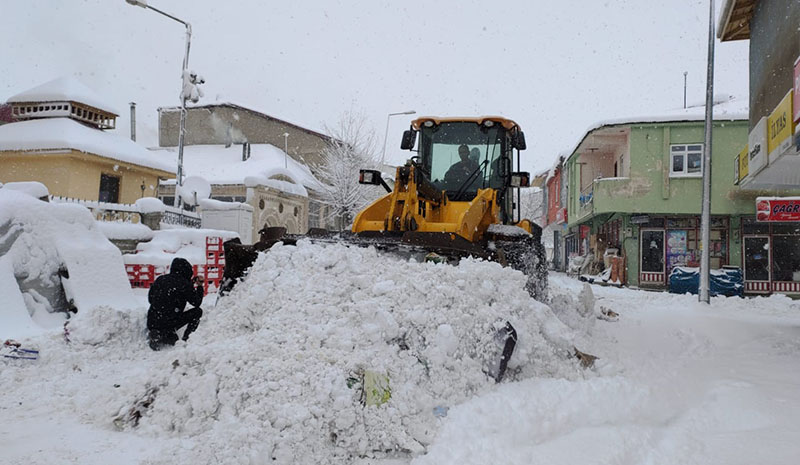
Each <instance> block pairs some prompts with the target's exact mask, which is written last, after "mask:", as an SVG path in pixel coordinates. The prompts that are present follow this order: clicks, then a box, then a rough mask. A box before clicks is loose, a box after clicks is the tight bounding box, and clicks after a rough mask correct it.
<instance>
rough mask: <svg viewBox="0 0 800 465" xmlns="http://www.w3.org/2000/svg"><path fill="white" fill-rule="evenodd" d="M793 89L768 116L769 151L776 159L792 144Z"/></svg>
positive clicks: (772, 158)
mask: <svg viewBox="0 0 800 465" xmlns="http://www.w3.org/2000/svg"><path fill="white" fill-rule="evenodd" d="M792 123H793V122H792V91H791V90H790V91H789V92H788V93H787V94H786V96H785V97H783V100H781V103H779V104H778V106H777V107H775V109H774V110H772V113H770V115H769V117H768V118H767V151H768V152H769V159H770V160H771V161H774V160H775V159H776V158H777V157H780V156H781V155H782V154H783V152H785V151H786V150H787V149H788V148H789V147H791V145H792V135H793V134H794V130H793V129H794V128H793V126H794V124H792Z"/></svg>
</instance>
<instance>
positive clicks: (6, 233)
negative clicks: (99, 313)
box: [0, 189, 133, 326]
mask: <svg viewBox="0 0 800 465" xmlns="http://www.w3.org/2000/svg"><path fill="white" fill-rule="evenodd" d="M0 255H2V257H3V259H4V260H7V262H8V263H9V266H10V267H11V268H12V269H13V275H14V276H15V279H16V280H17V284H18V285H19V288H20V290H21V291H22V295H23V298H24V300H25V303H26V307H27V309H28V312H29V314H30V315H31V316H32V318H33V319H34V321H36V322H38V323H41V324H42V325H44V326H57V325H59V324H63V321H64V319H63V317H64V315H63V314H61V313H58V314H52V312H54V311H56V310H62V311H63V310H65V309H66V307H68V306H69V304H68V302H69V301H70V300H72V301H73V304H74V305H75V306H76V307H77V308H78V309H79V310H84V309H88V308H89V307H93V306H95V305H102V304H112V303H113V305H115V306H117V307H129V306H131V305H133V304H132V301H133V294H132V293H131V289H130V284H129V283H128V279H127V275H126V274H125V268H124V265H123V263H122V257H121V254H120V252H119V249H117V248H116V247H115V246H114V245H113V244H111V243H110V242H109V241H108V240H107V239H106V238H105V236H104V235H103V234H102V233H101V232H100V230H99V228H98V227H97V226H96V223H95V220H94V218H93V217H92V214H91V213H90V212H89V210H88V209H86V208H85V207H83V206H80V205H76V204H54V203H47V202H42V201H40V200H36V199H34V198H32V197H30V196H28V195H25V194H21V193H19V192H15V191H12V190H7V189H2V190H0ZM60 270H61V271H66V272H67V273H68V274H69V279H63V280H62V279H61V278H59V271H60ZM62 284H63V291H62ZM3 286H11V284H8V283H4V284H3ZM0 326H2V324H0Z"/></svg>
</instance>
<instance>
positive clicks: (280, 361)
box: [48, 239, 583, 464]
mask: <svg viewBox="0 0 800 465" xmlns="http://www.w3.org/2000/svg"><path fill="white" fill-rule="evenodd" d="M154 241H155V239H154ZM524 285H525V276H523V275H522V274H521V273H520V272H518V271H514V270H512V269H509V268H503V267H501V266H500V265H499V264H496V263H488V262H482V261H476V260H471V259H469V260H463V261H462V262H461V264H460V265H459V266H457V267H454V266H450V265H445V264H432V263H415V262H407V261H402V260H399V259H395V258H390V257H387V256H386V255H379V254H378V253H377V252H376V251H375V250H374V249H363V248H348V247H345V246H343V245H338V244H337V245H327V246H322V245H315V244H310V243H307V242H305V241H301V242H300V243H299V244H298V246H297V247H294V246H283V245H282V244H278V245H276V246H275V247H273V248H272V249H271V250H270V251H269V252H267V253H264V254H261V255H260V256H259V259H258V260H257V262H256V263H255V265H254V267H253V269H252V271H251V272H250V274H249V276H248V278H247V279H246V280H245V281H244V282H243V283H241V284H240V285H239V286H237V288H235V289H234V291H233V292H232V293H231V294H230V295H229V296H226V297H224V298H222V299H221V300H220V301H219V303H218V304H217V306H216V307H214V308H205V309H204V319H203V321H202V322H201V324H200V328H199V329H198V331H197V333H195V334H194V335H193V336H192V337H191V338H190V340H189V343H188V344H183V343H179V345H178V346H177V347H176V348H175V349H171V350H167V351H163V352H158V353H154V352H148V351H147V349H146V343H145V337H144V335H142V334H139V335H138V336H137V332H138V333H141V328H143V324H144V323H143V321H141V318H142V317H141V315H138V314H135V313H128V314H127V315H126V316H123V315H118V314H115V316H114V317H113V318H112V319H107V318H101V317H99V316H97V315H93V314H91V313H90V314H84V315H80V316H79V317H80V318H79V319H76V320H75V321H73V322H72V323H70V326H71V327H73V328H74V329H73V330H72V331H73V333H75V334H80V335H81V336H80V338H79V339H80V344H83V345H86V344H89V345H91V346H92V347H93V348H95V349H96V350H97V351H98V352H99V353H98V354H92V353H90V352H86V351H84V350H83V349H82V348H81V346H75V347H74V348H73V350H75V351H79V352H76V354H77V353H80V354H81V355H80V356H81V357H84V356H88V357H91V358H92V359H97V360H98V362H93V361H91V360H84V361H83V362H82V364H85V365H94V364H95V363H110V361H111V360H115V361H116V362H115V368H114V369H112V370H111V371H112V374H110V375H108V376H104V378H105V383H106V384H109V385H110V384H111V383H116V384H117V385H121V386H122V387H120V388H119V389H116V390H103V391H102V393H100V395H94V396H88V395H77V396H76V397H75V398H71V403H72V405H71V407H70V408H74V409H76V410H77V411H81V412H83V413H84V415H85V416H84V418H86V419H87V421H92V422H95V423H97V424H99V425H108V424H109V423H110V421H111V418H113V417H114V416H116V415H117V414H118V413H120V412H123V413H124V412H126V411H127V410H128V409H129V408H130V407H131V405H132V404H133V403H134V402H135V399H137V398H138V397H141V396H142V395H143V394H144V393H145V392H147V391H148V389H152V388H155V389H157V392H156V394H155V401H154V402H153V404H152V406H151V407H150V408H149V409H147V410H146V411H145V412H144V415H143V416H142V418H141V419H140V420H139V425H138V427H136V428H133V426H132V424H130V423H124V422H123V424H121V425H120V427H121V428H123V429H126V430H128V431H135V432H138V434H143V435H149V436H157V437H159V438H161V439H163V438H181V439H183V440H184V444H185V447H182V448H173V449H170V450H164V451H160V452H159V454H158V457H156V458H155V459H154V462H153V463H165V464H166V463H198V464H203V463H229V462H236V461H241V460H243V461H244V463H275V464H288V463H319V464H349V463H353V462H354V461H356V460H357V458H358V457H383V456H387V451H391V453H389V454H388V455H392V454H399V455H401V456H406V457H409V456H413V455H416V454H420V453H423V452H424V451H425V450H426V448H427V446H428V445H430V444H431V443H432V441H433V439H434V437H435V435H436V432H437V430H438V428H439V426H440V424H441V419H440V418H438V417H437V416H436V415H435V412H441V411H444V410H445V409H446V408H447V407H452V406H454V405H457V404H459V403H462V402H464V401H466V400H468V399H470V398H471V397H473V396H475V395H478V394H481V393H486V392H490V391H492V390H494V389H496V386H497V385H496V384H495V383H494V381H493V380H492V379H490V378H489V377H488V376H487V375H485V374H484V370H485V369H486V367H487V365H488V364H489V363H491V362H492V361H494V358H495V357H498V356H499V350H500V347H499V346H498V344H497V342H496V341H495V334H496V331H497V330H498V328H500V327H502V326H503V325H504V324H505V322H506V321H509V322H511V323H512V324H513V325H514V327H515V328H516V330H517V332H518V335H519V342H518V344H517V348H516V350H515V352H514V355H513V357H512V358H511V360H510V362H509V371H508V373H507V379H508V380H517V379H523V378H528V377H532V376H546V377H547V376H557V377H563V378H569V379H580V378H582V377H583V371H582V370H581V369H580V368H578V367H577V365H576V363H575V361H574V360H573V359H568V358H567V351H566V350H564V348H563V347H561V345H560V344H557V343H554V342H552V341H551V339H552V337H553V336H555V337H556V338H558V337H561V338H564V339H566V338H568V333H569V331H568V329H567V328H566V327H564V326H563V325H561V326H559V323H558V321H557V319H556V318H555V317H554V315H553V314H552V313H551V312H550V310H549V309H548V308H547V307H546V306H544V305H542V304H540V303H538V302H536V301H533V300H532V299H531V298H530V297H529V296H528V294H527V293H526V291H525V290H524ZM137 315H138V316H137ZM544 326H548V327H549V329H548V330H547V331H545V330H544V329H543V327H544ZM545 333H546V334H545ZM98 334H99V335H103V334H105V335H107V336H99V337H95V336H93V335H98ZM104 337H106V340H105V342H102V340H103V339H104ZM76 356H77V355H76ZM101 357H102V358H101ZM71 358H72V356H68V357H66V359H67V360H69V359H71ZM128 358H135V359H136V360H137V362H136V363H137V364H138V365H136V366H134V367H131V368H130V369H129V370H127V371H123V370H121V369H120V368H118V367H116V365H120V364H122V365H124V364H125V363H127V362H125V360H127V359H128ZM101 360H102V361H101ZM50 363H51V364H52V366H53V370H54V371H55V373H52V374H51V375H52V376H59V373H60V372H62V371H64V372H67V373H69V372H70V370H72V366H71V365H70V363H71V362H68V361H67V362H62V361H60V360H52V361H50ZM142 363H143V364H145V365H146V368H145V367H143V366H141V364H142ZM48 368H49V366H48ZM114 373H116V374H114ZM370 373H371V374H376V375H375V376H377V377H379V378H381V377H384V376H385V377H386V378H385V379H388V383H389V388H390V392H391V396H390V398H389V400H388V402H386V403H385V404H383V405H378V406H375V405H372V406H366V407H365V406H363V405H362V402H361V396H362V393H363V383H364V381H363V380H364V379H365V378H366V377H369V376H371V375H370ZM69 376H77V375H75V374H71V375H69ZM65 395H69V393H65ZM248 460H249V462H248Z"/></svg>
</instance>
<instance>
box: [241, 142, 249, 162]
mask: <svg viewBox="0 0 800 465" xmlns="http://www.w3.org/2000/svg"><path fill="white" fill-rule="evenodd" d="M249 158H250V143H249V142H245V143H243V144H242V161H247V160H248V159H249Z"/></svg>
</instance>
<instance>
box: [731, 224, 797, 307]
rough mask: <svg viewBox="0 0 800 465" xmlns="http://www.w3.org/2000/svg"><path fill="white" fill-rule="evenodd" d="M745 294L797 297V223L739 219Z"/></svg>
mask: <svg viewBox="0 0 800 465" xmlns="http://www.w3.org/2000/svg"><path fill="white" fill-rule="evenodd" d="M742 256H743V257H744V286H745V287H744V288H745V292H746V293H751V294H769V293H771V292H781V293H788V294H796V293H800V222H785V223H777V222H776V223H762V222H757V221H756V219H755V218H743V219H742Z"/></svg>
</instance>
